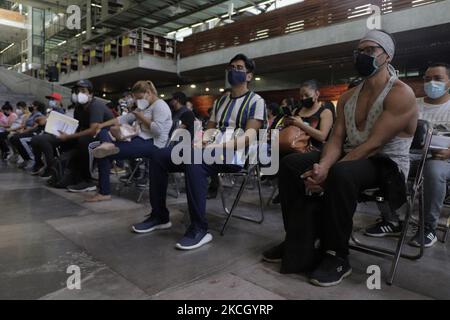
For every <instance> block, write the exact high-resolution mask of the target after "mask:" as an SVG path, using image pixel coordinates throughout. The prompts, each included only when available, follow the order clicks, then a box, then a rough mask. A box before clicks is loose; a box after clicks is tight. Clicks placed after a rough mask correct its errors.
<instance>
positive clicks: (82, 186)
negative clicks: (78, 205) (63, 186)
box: [67, 181, 97, 193]
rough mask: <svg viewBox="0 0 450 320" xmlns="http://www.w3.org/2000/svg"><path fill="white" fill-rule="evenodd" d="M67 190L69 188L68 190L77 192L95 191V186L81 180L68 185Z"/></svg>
mask: <svg viewBox="0 0 450 320" xmlns="http://www.w3.org/2000/svg"><path fill="white" fill-rule="evenodd" d="M67 190H69V191H70V192H75V193H79V192H89V191H95V190H97V187H96V185H95V183H92V182H86V181H83V182H80V183H78V184H76V185H72V186H68V187H67Z"/></svg>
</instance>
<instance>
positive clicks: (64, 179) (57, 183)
mask: <svg viewBox="0 0 450 320" xmlns="http://www.w3.org/2000/svg"><path fill="white" fill-rule="evenodd" d="M71 156H72V152H66V153H63V154H62V155H61V156H60V157H59V158H57V159H55V160H54V162H53V165H52V166H51V168H50V178H49V179H48V180H47V185H48V186H50V187H53V188H67V187H68V186H69V185H71V184H73V183H74V180H75V179H74V177H73V174H72V172H71V170H70V169H69V168H68V164H69V161H70V158H71Z"/></svg>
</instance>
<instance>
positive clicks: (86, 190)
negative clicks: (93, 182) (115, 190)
mask: <svg viewBox="0 0 450 320" xmlns="http://www.w3.org/2000/svg"><path fill="white" fill-rule="evenodd" d="M67 190H68V191H69V192H73V193H82V192H91V191H96V190H97V187H89V188H84V189H81V190H75V189H69V188H67Z"/></svg>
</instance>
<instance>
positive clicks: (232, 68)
mask: <svg viewBox="0 0 450 320" xmlns="http://www.w3.org/2000/svg"><path fill="white" fill-rule="evenodd" d="M226 70H227V71H230V70H235V71H240V72H247V69H245V66H241V65H237V66H235V65H229V66H227V68H226Z"/></svg>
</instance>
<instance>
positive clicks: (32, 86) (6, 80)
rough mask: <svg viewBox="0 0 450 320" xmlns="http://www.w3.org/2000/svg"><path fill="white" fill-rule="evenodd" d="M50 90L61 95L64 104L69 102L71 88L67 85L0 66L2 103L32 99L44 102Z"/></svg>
mask: <svg viewBox="0 0 450 320" xmlns="http://www.w3.org/2000/svg"><path fill="white" fill-rule="evenodd" d="M52 92H58V93H60V94H61V95H62V97H63V104H64V106H68V105H69V104H70V103H71V102H70V96H71V90H70V89H69V88H67V87H64V86H61V85H58V84H54V83H51V82H48V81H45V80H40V79H36V78H33V77H31V76H28V75H26V74H23V73H18V72H16V71H12V70H8V69H6V68H0V103H2V104H3V103H4V102H5V101H9V102H10V103H11V105H15V104H16V103H17V102H18V101H25V102H31V101H33V100H39V101H41V102H44V103H45V102H46V98H45V96H48V95H49V94H51V93H52Z"/></svg>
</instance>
